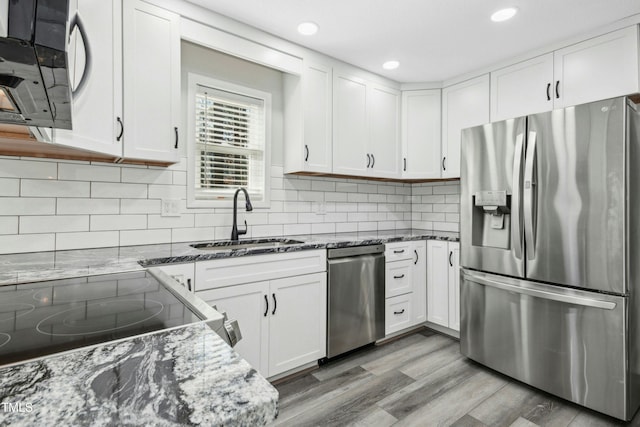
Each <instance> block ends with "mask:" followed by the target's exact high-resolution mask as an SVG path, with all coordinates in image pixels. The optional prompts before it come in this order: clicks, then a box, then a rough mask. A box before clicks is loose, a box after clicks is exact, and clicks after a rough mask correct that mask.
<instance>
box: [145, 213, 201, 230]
mask: <svg viewBox="0 0 640 427" xmlns="http://www.w3.org/2000/svg"><path fill="white" fill-rule="evenodd" d="M147 218H148V220H147V227H146V228H149V229H152V228H187V227H194V226H195V225H194V224H195V222H194V221H195V220H194V214H184V215H180V216H160V215H148V216H147Z"/></svg>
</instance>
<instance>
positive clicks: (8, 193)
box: [0, 178, 20, 197]
mask: <svg viewBox="0 0 640 427" xmlns="http://www.w3.org/2000/svg"><path fill="white" fill-rule="evenodd" d="M18 195H20V180H19V179H14V178H0V197H15V196H18Z"/></svg>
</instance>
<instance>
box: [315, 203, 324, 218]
mask: <svg viewBox="0 0 640 427" xmlns="http://www.w3.org/2000/svg"><path fill="white" fill-rule="evenodd" d="M316 214H318V215H326V214H327V204H326V203H325V202H317V203H316Z"/></svg>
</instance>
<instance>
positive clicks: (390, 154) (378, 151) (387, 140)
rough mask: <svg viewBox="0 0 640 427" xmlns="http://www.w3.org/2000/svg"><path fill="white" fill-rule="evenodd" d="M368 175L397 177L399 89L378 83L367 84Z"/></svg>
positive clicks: (398, 169) (398, 156)
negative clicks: (369, 161)
mask: <svg viewBox="0 0 640 427" xmlns="http://www.w3.org/2000/svg"><path fill="white" fill-rule="evenodd" d="M369 89H370V90H369V98H368V100H367V101H368V104H367V111H368V112H369V149H368V153H369V154H370V155H371V156H372V157H371V167H370V168H369V173H368V175H371V176H374V177H376V178H398V176H399V171H400V162H399V159H400V151H401V150H400V148H401V147H400V91H398V90H395V89H391V88H387V87H384V86H380V85H375V84H371V85H370V86H369Z"/></svg>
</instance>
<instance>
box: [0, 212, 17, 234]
mask: <svg viewBox="0 0 640 427" xmlns="http://www.w3.org/2000/svg"><path fill="white" fill-rule="evenodd" d="M0 234H18V217H17V216H0Z"/></svg>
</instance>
